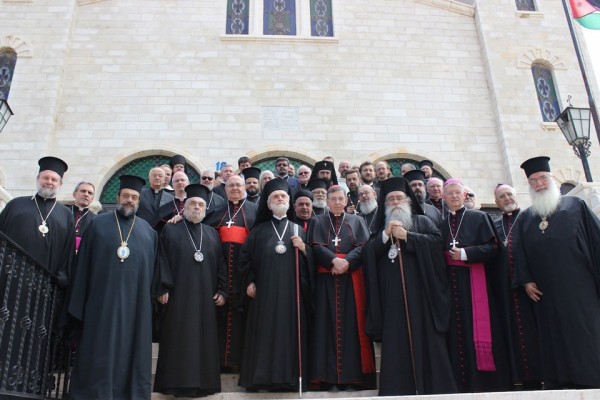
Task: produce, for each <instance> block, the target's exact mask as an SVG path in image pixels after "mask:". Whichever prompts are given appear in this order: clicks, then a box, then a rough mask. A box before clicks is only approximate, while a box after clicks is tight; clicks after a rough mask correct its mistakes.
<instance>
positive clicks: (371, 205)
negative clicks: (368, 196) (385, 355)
mask: <svg viewBox="0 0 600 400" xmlns="http://www.w3.org/2000/svg"><path fill="white" fill-rule="evenodd" d="M376 208H377V200H371V201H369V202H368V203H360V212H361V213H363V214H371V213H372V212H373V210H375V209H376Z"/></svg>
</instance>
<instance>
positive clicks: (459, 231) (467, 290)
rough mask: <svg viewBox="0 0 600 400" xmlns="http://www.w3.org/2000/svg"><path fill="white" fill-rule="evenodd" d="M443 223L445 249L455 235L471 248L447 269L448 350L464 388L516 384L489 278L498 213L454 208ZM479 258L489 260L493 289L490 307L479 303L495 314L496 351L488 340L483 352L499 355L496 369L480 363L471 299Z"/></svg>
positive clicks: (489, 294)
mask: <svg viewBox="0 0 600 400" xmlns="http://www.w3.org/2000/svg"><path fill="white" fill-rule="evenodd" d="M450 227H452V229H451V230H450ZM438 228H439V229H440V231H441V232H442V240H443V243H442V245H443V249H444V251H445V252H447V251H448V250H450V249H451V248H452V245H451V243H452V242H453V236H454V238H455V239H456V241H457V242H458V243H457V244H456V247H457V248H465V252H466V253H467V261H466V262H464V263H465V265H464V266H454V265H448V269H447V273H448V282H449V284H450V296H451V297H450V299H451V310H450V312H451V314H450V315H451V318H450V331H449V332H448V351H449V352H450V361H451V362H452V368H453V369H454V375H455V379H456V383H457V385H458V390H459V391H460V392H484V391H503V390H510V388H511V387H512V384H511V379H510V373H511V372H510V362H509V354H508V347H507V345H506V340H505V336H504V334H503V333H504V330H503V327H502V324H501V321H500V319H499V317H498V312H497V309H496V304H495V303H496V302H495V299H494V296H493V292H492V291H491V287H490V282H489V279H487V275H489V270H490V268H493V263H491V261H492V260H493V259H494V257H495V255H496V252H497V249H498V246H497V244H496V234H495V231H494V226H493V222H492V219H491V218H490V217H489V215H487V214H485V213H483V212H481V211H477V210H466V208H465V207H463V208H461V209H460V210H458V211H457V212H456V214H452V213H449V214H448V217H447V218H446V219H445V220H443V221H442V222H441V223H440V225H439V226H438ZM450 232H452V235H451V234H450ZM473 263H483V264H484V266H485V267H484V272H485V274H486V277H485V283H484V285H481V287H482V289H483V288H485V289H486V290H487V297H488V306H487V307H485V304H484V302H478V304H479V305H480V306H481V307H482V308H485V309H486V310H487V312H488V315H489V321H490V324H489V327H490V329H491V350H492V352H491V353H490V351H489V343H488V344H487V346H485V345H484V346H481V347H480V355H481V354H487V355H493V362H494V365H495V370H494V371H487V370H480V369H478V363H477V351H476V345H475V335H474V319H473V309H472V307H473V303H472V300H471V293H472V285H471V278H472V269H473V268H472V267H471V266H470V265H471V264H473ZM447 264H448V262H447ZM482 350H483V351H482ZM488 359H489V357H488Z"/></svg>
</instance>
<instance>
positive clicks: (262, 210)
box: [244, 170, 294, 226]
mask: <svg viewBox="0 0 600 400" xmlns="http://www.w3.org/2000/svg"><path fill="white" fill-rule="evenodd" d="M245 171H246V170H244V172H245ZM276 190H283V191H284V192H286V193H287V194H288V196H289V198H290V200H289V201H290V203H291V201H292V189H291V188H290V185H289V184H288V183H287V181H286V180H283V179H271V180H270V181H269V182H267V183H266V184H265V187H264V188H263V190H262V192H261V194H260V200H259V202H258V211H257V213H256V220H255V221H254V226H256V225H258V224H259V223H261V222H265V221H268V220H269V219H270V218H271V217H272V216H273V212H272V211H271V210H270V209H269V206H268V204H267V203H268V201H269V196H270V195H271V193H273V192H274V191H276ZM287 217H288V219H289V220H290V221H293V219H294V207H292V205H291V204H289V207H288V210H287Z"/></svg>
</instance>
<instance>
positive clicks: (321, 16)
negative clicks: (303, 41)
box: [310, 0, 333, 37]
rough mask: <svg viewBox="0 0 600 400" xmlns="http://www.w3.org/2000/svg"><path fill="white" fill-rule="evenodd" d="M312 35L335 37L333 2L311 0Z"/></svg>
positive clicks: (329, 0) (328, 0)
mask: <svg viewBox="0 0 600 400" xmlns="http://www.w3.org/2000/svg"><path fill="white" fill-rule="evenodd" d="M310 34H311V36H329V37H333V17H332V12H331V0H310Z"/></svg>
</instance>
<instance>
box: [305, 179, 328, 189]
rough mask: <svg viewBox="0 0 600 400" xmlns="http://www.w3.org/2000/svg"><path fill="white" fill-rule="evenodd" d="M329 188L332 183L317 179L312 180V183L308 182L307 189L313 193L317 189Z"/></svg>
mask: <svg viewBox="0 0 600 400" xmlns="http://www.w3.org/2000/svg"><path fill="white" fill-rule="evenodd" d="M329 186H331V182H329V181H328V180H326V179H321V178H316V179H311V180H310V181H308V184H307V185H306V188H307V189H308V190H310V191H311V192H312V191H313V190H315V189H325V190H327V189H329Z"/></svg>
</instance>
